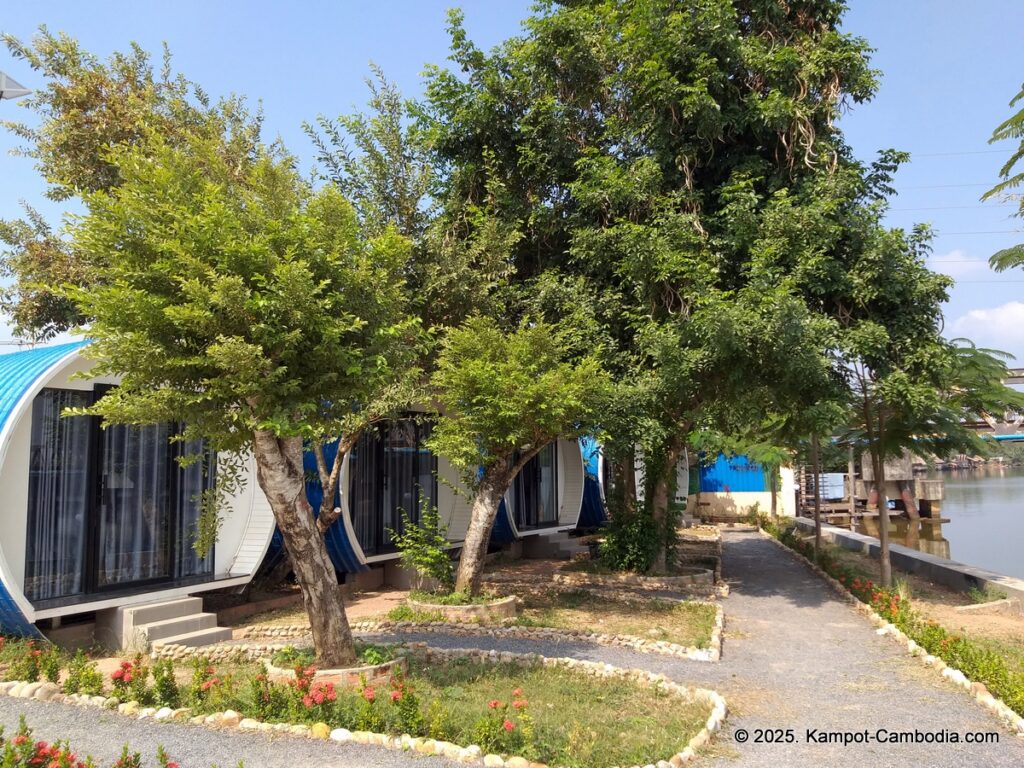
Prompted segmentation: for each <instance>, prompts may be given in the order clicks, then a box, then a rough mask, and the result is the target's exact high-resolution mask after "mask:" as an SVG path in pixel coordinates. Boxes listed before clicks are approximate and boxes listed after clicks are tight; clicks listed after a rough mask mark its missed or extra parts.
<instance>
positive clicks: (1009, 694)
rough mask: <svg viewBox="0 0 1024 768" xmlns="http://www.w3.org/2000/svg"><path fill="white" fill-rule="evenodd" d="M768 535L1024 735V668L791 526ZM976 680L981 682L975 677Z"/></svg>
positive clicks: (885, 630)
mask: <svg viewBox="0 0 1024 768" xmlns="http://www.w3.org/2000/svg"><path fill="white" fill-rule="evenodd" d="M763 533H764V535H767V536H769V537H770V538H771V539H772V540H773V541H778V542H779V543H780V544H782V545H784V546H785V547H787V548H788V549H789V550H791V551H794V552H796V553H798V554H800V555H802V556H803V557H804V558H805V559H806V560H807V561H808V563H809V565H810V566H811V567H812V568H813V569H815V570H816V571H818V572H819V573H820V574H821V575H822V576H824V577H825V578H827V579H828V580H829V582H830V583H831V584H832V585H833V586H834V587H835V588H836V589H838V590H839V591H841V592H843V593H844V594H847V595H848V596H849V598H850V599H851V600H852V601H853V602H854V603H856V604H857V605H858V607H860V608H862V610H864V611H865V612H867V613H868V614H869V615H871V616H872V617H874V618H875V619H876V621H877V623H879V624H880V625H881V628H880V629H879V632H880V633H884V634H891V635H893V636H894V637H895V638H896V639H897V640H899V641H900V642H902V643H903V644H904V645H905V646H906V647H907V649H908V650H909V651H910V652H911V653H913V654H914V655H919V656H921V657H922V659H923V660H924V662H925V663H926V664H929V665H931V666H933V667H935V668H936V669H938V670H939V671H940V672H941V673H942V674H943V676H944V677H947V678H948V679H950V680H952V681H953V682H954V683H956V684H958V685H960V686H961V687H963V688H964V689H966V690H968V691H970V692H971V693H972V694H973V695H974V696H975V698H976V699H977V700H978V702H979V703H981V704H982V705H983V706H985V707H986V708H988V709H990V710H992V711H993V712H995V713H996V714H997V715H999V716H1000V717H1002V718H1003V719H1004V720H1006V721H1007V722H1008V723H1009V724H1010V725H1011V727H1012V728H1014V730H1016V732H1017V733H1018V735H1021V736H1024V717H1021V715H1022V714H1024V673H1022V672H1020V671H1017V670H1011V669H1010V668H1009V667H1008V666H1007V664H1006V661H1005V660H1004V659H1003V658H1002V657H1001V656H999V655H998V654H996V653H994V652H993V651H991V650H988V649H985V648H982V647H980V646H978V645H977V644H975V643H973V642H971V641H970V640H968V639H966V638H963V637H959V636H957V635H954V634H951V633H950V632H949V631H948V630H946V629H945V627H942V626H940V625H939V624H938V623H937V622H934V621H930V620H926V619H924V618H923V617H921V616H920V615H918V614H917V613H916V612H915V611H914V609H913V607H912V606H911V605H910V604H909V602H908V601H907V600H905V599H904V598H903V597H902V596H901V595H900V594H899V591H898V590H896V589H894V588H891V587H881V586H878V585H876V584H875V583H874V582H873V581H871V580H869V579H861V578H860V577H858V576H857V575H856V574H854V573H853V572H852V571H851V570H850V569H849V568H848V567H846V566H845V565H843V564H841V563H840V562H839V561H838V560H836V559H835V558H834V557H833V556H832V555H831V553H830V552H829V551H828V549H826V548H824V547H823V548H822V549H821V550H820V551H819V553H818V558H817V562H815V560H814V545H813V543H812V542H810V541H804V540H802V539H800V538H798V537H797V536H795V535H793V532H792V530H791V529H786V530H783V529H779V528H777V527H775V526H766V527H765V529H764V531H763ZM972 681H976V682H972Z"/></svg>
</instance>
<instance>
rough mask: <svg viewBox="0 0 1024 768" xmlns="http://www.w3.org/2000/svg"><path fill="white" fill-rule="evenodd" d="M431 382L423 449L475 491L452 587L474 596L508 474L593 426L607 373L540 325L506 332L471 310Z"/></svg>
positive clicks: (451, 337)
mask: <svg viewBox="0 0 1024 768" xmlns="http://www.w3.org/2000/svg"><path fill="white" fill-rule="evenodd" d="M431 383H432V384H433V387H434V389H435V392H436V399H437V402H438V406H439V409H440V412H441V413H440V417H439V419H438V422H437V424H436V426H435V427H434V430H433V432H432V434H431V437H430V440H429V446H430V449H431V450H432V451H434V452H435V453H438V454H441V455H443V456H447V457H448V459H449V461H451V463H452V465H453V466H454V467H455V468H456V469H457V470H458V471H459V472H460V474H461V475H462V479H463V481H464V482H465V484H466V485H467V487H468V488H469V489H470V492H471V493H472V495H473V505H472V515H471V519H470V524H469V530H468V531H467V532H466V540H465V543H464V545H463V547H462V554H461V556H460V559H459V567H458V572H457V574H456V580H455V590H456V591H457V592H465V593H468V594H473V595H475V594H478V593H479V591H480V582H481V578H482V576H483V565H484V555H486V554H487V543H488V541H489V539H490V535H491V530H492V528H493V527H494V520H495V518H496V516H497V514H498V507H499V505H500V504H501V500H502V498H503V497H504V495H505V493H506V492H507V491H508V489H509V486H510V485H511V483H512V480H513V478H514V477H515V476H516V474H517V473H518V472H519V471H520V470H521V469H522V468H523V466H524V465H525V464H526V463H527V462H528V461H529V460H530V459H532V458H533V457H534V456H536V455H537V453H539V452H540V450H541V449H542V448H544V446H546V445H548V444H549V443H551V442H552V441H553V440H557V439H558V438H575V437H578V436H581V435H585V434H590V433H592V432H593V430H594V429H595V427H596V422H597V418H598V415H599V414H600V412H601V404H602V402H604V400H605V397H604V394H605V392H606V389H607V378H606V376H605V374H604V373H603V372H602V371H601V369H600V366H599V365H598V363H597V361H596V360H594V359H593V358H584V359H582V360H580V361H578V362H575V363H569V362H566V361H565V359H564V351H563V345H562V342H561V339H560V338H559V334H558V333H557V332H556V330H555V329H554V328H552V327H551V326H549V325H547V324H545V323H528V324H524V325H522V326H521V327H520V328H518V329H517V330H515V331H513V332H511V333H506V332H503V331H502V330H501V329H500V328H499V327H498V326H497V324H496V323H495V322H494V321H493V320H491V319H489V318H485V317H475V318H470V319H469V320H468V321H467V322H466V323H465V324H464V325H463V326H461V327H459V328H455V329H452V330H450V331H449V332H448V334H447V335H446V336H445V338H444V341H443V343H442V346H441V351H440V354H439V356H438V361H437V369H436V371H435V372H434V375H433V377H432V379H431Z"/></svg>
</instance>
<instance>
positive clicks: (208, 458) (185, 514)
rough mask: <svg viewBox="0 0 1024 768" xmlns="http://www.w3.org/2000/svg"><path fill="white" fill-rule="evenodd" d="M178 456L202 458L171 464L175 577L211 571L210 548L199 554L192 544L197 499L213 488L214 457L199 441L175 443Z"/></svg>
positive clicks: (193, 540)
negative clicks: (174, 482)
mask: <svg viewBox="0 0 1024 768" xmlns="http://www.w3.org/2000/svg"><path fill="white" fill-rule="evenodd" d="M176 447H177V453H178V456H195V455H201V456H202V457H203V458H202V459H201V460H200V461H196V462H195V463H193V464H189V465H188V466H187V467H181V466H177V465H176V466H175V467H173V469H174V471H175V473H176V475H177V483H176V484H175V488H174V490H175V493H174V526H175V536H174V539H175V550H176V553H175V554H176V557H175V560H176V562H175V568H176V572H175V576H176V577H177V578H184V577H188V576H200V575H205V574H210V573H213V549H212V548H211V549H210V551H209V552H208V553H207V554H206V556H205V557H200V556H199V553H197V552H196V550H195V548H194V547H193V546H192V545H193V543H194V542H195V540H196V532H197V526H198V524H199V514H200V511H201V505H200V502H201V500H202V495H203V492H204V491H206V490H207V489H209V488H212V487H213V483H214V479H215V472H216V457H214V456H212V455H210V452H209V451H207V450H206V448H205V446H204V445H203V443H202V441H190V442H187V443H177V444H176Z"/></svg>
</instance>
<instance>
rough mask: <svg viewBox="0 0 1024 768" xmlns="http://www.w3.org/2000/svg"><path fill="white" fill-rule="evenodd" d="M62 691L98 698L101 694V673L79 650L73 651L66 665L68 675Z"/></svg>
mask: <svg viewBox="0 0 1024 768" xmlns="http://www.w3.org/2000/svg"><path fill="white" fill-rule="evenodd" d="M62 690H63V691H64V693H69V694H70V693H83V694H85V695H86V696H99V695H101V694H102V693H103V673H102V672H100V670H99V667H98V666H97V665H96V662H94V661H92V660H90V659H89V657H88V656H86V655H85V651H83V650H82V649H81V648H79V649H78V650H77V651H75V655H74V656H72V657H71V661H70V662H69V663H68V674H67V678H66V679H65V680H64V686H63V688H62Z"/></svg>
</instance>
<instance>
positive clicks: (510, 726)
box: [501, 720, 515, 731]
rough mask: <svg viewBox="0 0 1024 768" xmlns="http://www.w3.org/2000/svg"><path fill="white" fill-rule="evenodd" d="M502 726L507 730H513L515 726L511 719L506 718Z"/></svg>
mask: <svg viewBox="0 0 1024 768" xmlns="http://www.w3.org/2000/svg"><path fill="white" fill-rule="evenodd" d="M501 727H502V728H504V729H505V730H506V731H511V730H513V729H514V728H515V726H514V725H513V724H512V721H511V720H506V721H505V722H504V723H502V725H501Z"/></svg>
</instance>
